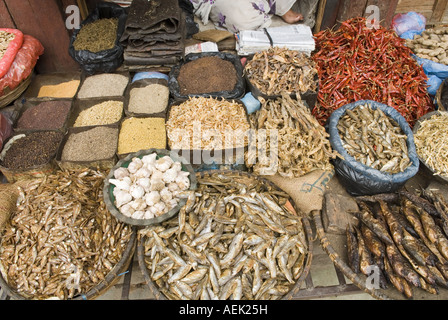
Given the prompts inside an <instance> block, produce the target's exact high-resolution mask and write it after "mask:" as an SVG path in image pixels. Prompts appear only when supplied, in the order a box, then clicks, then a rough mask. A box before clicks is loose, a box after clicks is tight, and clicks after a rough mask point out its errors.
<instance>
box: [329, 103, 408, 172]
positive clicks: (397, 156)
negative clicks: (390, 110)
mask: <svg viewBox="0 0 448 320" xmlns="http://www.w3.org/2000/svg"><path fill="white" fill-rule="evenodd" d="M337 128H338V131H339V135H340V137H341V139H342V145H343V146H344V148H345V150H346V151H347V153H348V154H349V155H351V156H352V157H353V158H355V159H356V160H357V161H359V162H361V163H362V164H364V165H366V166H368V167H371V168H374V169H377V170H379V171H382V172H387V173H391V174H394V173H398V172H403V171H404V170H406V168H408V167H409V166H410V165H411V164H412V163H411V160H410V159H409V156H408V147H407V142H406V139H407V136H406V135H405V134H404V133H403V131H402V129H401V128H400V126H399V125H398V124H397V123H396V122H395V121H394V120H393V119H391V118H389V117H388V116H386V115H385V113H384V112H383V111H382V110H381V109H380V108H376V109H374V108H373V107H372V106H371V105H370V104H365V105H359V106H357V107H355V108H353V109H352V110H347V111H346V114H345V115H343V116H342V117H341V119H340V120H339V122H338V125H337Z"/></svg>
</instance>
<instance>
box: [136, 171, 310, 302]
mask: <svg viewBox="0 0 448 320" xmlns="http://www.w3.org/2000/svg"><path fill="white" fill-rule="evenodd" d="M216 173H219V174H222V175H226V174H229V173H231V174H232V175H235V173H238V175H240V176H241V177H247V178H251V179H254V180H257V181H260V182H262V183H263V184H264V185H266V186H267V187H268V188H272V189H274V190H277V191H282V190H281V189H280V188H279V187H278V186H276V185H275V184H274V183H273V182H271V181H269V180H267V179H265V178H262V177H259V176H257V175H254V174H251V173H248V172H244V171H232V170H211V171H203V172H198V173H197V174H196V176H197V178H198V179H200V178H205V177H207V176H209V175H211V174H216ZM289 201H290V202H291V204H292V206H293V207H294V208H295V209H296V211H297V207H296V205H295V203H294V201H293V200H292V199H291V198H290V199H289ZM301 218H302V224H303V228H304V231H305V236H306V240H307V246H308V253H307V254H306V257H305V260H304V262H303V269H302V271H301V272H302V273H301V275H300V277H299V278H298V279H297V281H296V282H295V284H294V285H293V286H292V288H291V290H290V291H289V292H288V293H287V294H286V295H285V296H283V297H282V300H292V299H294V295H295V294H296V293H297V292H298V291H299V290H300V288H301V286H302V284H303V282H304V281H305V279H306V278H307V277H308V274H309V271H310V268H311V261H312V252H313V240H312V230H311V225H310V222H309V220H308V218H307V216H306V215H304V214H303V215H302V216H301ZM144 239H145V237H139V239H138V240H137V258H138V263H139V266H140V270H141V272H142V274H143V277H144V279H145V282H146V284H147V286H148V288H149V290H150V291H151V293H152V294H153V295H154V297H155V299H157V300H167V297H166V296H165V295H164V294H163V293H162V292H160V290H159V288H158V286H157V285H156V284H155V283H154V282H153V281H152V280H151V277H150V275H149V272H148V268H147V267H146V263H145V260H144V258H145V255H144V246H143V243H144Z"/></svg>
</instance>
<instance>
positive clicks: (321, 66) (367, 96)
mask: <svg viewBox="0 0 448 320" xmlns="http://www.w3.org/2000/svg"><path fill="white" fill-rule="evenodd" d="M315 36H316V47H317V52H315V53H314V54H313V59H314V61H316V64H317V70H318V74H319V92H318V98H317V100H318V103H317V104H316V107H315V108H314V109H313V115H314V116H315V117H316V118H317V119H318V120H319V122H320V123H321V124H323V125H324V124H325V123H326V121H327V120H328V118H329V117H330V115H331V114H332V112H333V111H335V110H337V109H338V108H340V107H341V106H343V105H346V104H348V103H352V102H355V101H359V100H373V101H377V102H380V103H384V104H386V105H389V106H391V107H393V108H395V109H396V110H397V111H398V112H400V114H401V115H402V116H403V117H404V118H405V119H406V120H407V122H408V123H409V125H410V126H411V128H412V127H413V126H414V124H415V121H416V120H417V119H418V118H420V117H421V116H423V115H424V114H426V113H428V112H430V111H433V110H434V104H433V102H432V99H431V98H430V96H429V94H428V92H427V90H426V80H427V79H428V78H427V76H426V75H425V73H424V71H423V68H422V67H421V66H420V65H418V64H417V62H416V61H415V59H414V58H413V57H412V50H411V49H410V48H408V47H407V46H406V45H405V40H404V39H401V38H399V37H398V36H397V35H396V33H395V32H394V31H392V30H388V29H386V28H384V27H379V28H378V29H375V28H373V29H372V28H369V27H368V25H367V24H366V19H365V18H354V19H351V20H348V21H344V22H343V23H342V24H341V27H340V28H339V29H337V30H334V29H331V30H330V29H327V30H323V31H321V32H319V33H318V34H316V35H315Z"/></svg>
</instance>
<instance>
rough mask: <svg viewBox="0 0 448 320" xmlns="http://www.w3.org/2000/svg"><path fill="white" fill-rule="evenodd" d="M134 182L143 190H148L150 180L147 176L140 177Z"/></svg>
mask: <svg viewBox="0 0 448 320" xmlns="http://www.w3.org/2000/svg"><path fill="white" fill-rule="evenodd" d="M136 184H138V185H139V186H140V187H142V188H143V189H144V190H145V192H149V191H150V190H149V187H150V186H151V180H149V178H140V179H138V180H137V181H136Z"/></svg>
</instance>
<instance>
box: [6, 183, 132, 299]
mask: <svg viewBox="0 0 448 320" xmlns="http://www.w3.org/2000/svg"><path fill="white" fill-rule="evenodd" d="M14 185H18V186H22V187H23V186H26V181H20V182H17V183H15V184H13V185H11V186H14ZM10 190H13V191H14V192H13V191H11V193H12V195H11V196H12V197H13V198H14V199H17V197H18V189H17V188H10ZM136 243H137V229H136V228H132V234H131V237H130V239H129V242H128V244H127V245H126V248H125V250H124V252H123V256H122V257H121V259H120V261H118V263H117V264H116V265H115V266H114V267H113V268H112V269H111V270H110V272H109V273H108V274H107V275H106V277H105V279H104V280H103V281H101V282H99V283H98V284H97V285H96V286H95V287H93V288H92V289H90V290H89V291H88V292H86V293H85V294H82V295H77V296H75V297H73V299H72V300H94V299H96V298H98V297H99V296H101V295H102V294H104V293H105V292H106V291H107V290H109V289H110V288H111V287H112V286H114V285H115V284H116V283H117V282H118V281H119V280H120V277H121V276H122V275H123V273H125V272H126V271H127V270H128V269H129V266H130V264H131V262H132V260H133V257H134V252H135V248H136ZM0 288H1V290H2V291H3V293H2V294H3V295H5V297H8V299H13V300H28V299H27V298H25V297H23V296H22V295H21V294H19V293H18V292H17V291H16V290H14V289H13V288H11V287H10V286H9V285H8V283H7V281H6V280H5V279H4V278H3V275H2V273H1V272H0ZM0 300H1V299H0Z"/></svg>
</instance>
